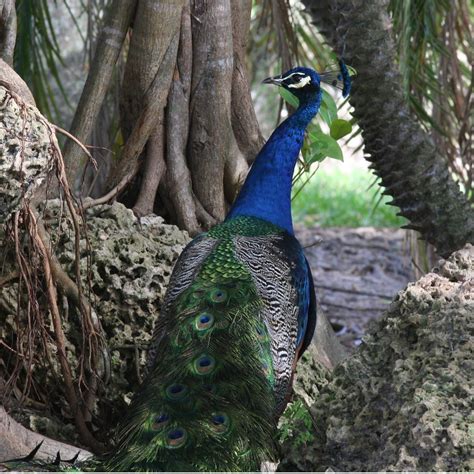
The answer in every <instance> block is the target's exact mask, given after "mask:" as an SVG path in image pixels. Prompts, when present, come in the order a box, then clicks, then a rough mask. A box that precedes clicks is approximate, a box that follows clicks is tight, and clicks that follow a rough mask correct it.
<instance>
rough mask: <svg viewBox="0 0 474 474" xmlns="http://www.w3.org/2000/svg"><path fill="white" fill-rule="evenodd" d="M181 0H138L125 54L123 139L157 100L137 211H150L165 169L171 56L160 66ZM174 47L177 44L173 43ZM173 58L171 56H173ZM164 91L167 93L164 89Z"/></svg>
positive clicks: (174, 38)
mask: <svg viewBox="0 0 474 474" xmlns="http://www.w3.org/2000/svg"><path fill="white" fill-rule="evenodd" d="M183 5H184V0H138V7H137V11H136V15H135V20H134V22H133V35H132V39H131V41H130V49H129V51H128V56H127V65H126V68H125V74H124V79H123V85H122V96H121V102H120V112H121V128H122V133H123V136H124V138H125V140H127V139H128V137H129V135H130V133H131V130H132V128H133V125H134V124H135V122H136V120H137V118H138V117H139V115H140V112H141V110H142V109H143V107H144V106H146V105H147V104H146V103H144V99H145V97H146V99H147V100H150V101H153V102H155V101H157V102H158V103H157V104H156V105H155V106H154V108H155V109H156V111H157V113H156V116H155V117H154V118H153V120H154V122H155V124H156V125H155V130H154V131H153V133H152V135H151V136H150V139H149V141H148V143H147V145H146V149H145V153H144V157H143V158H144V170H143V179H142V180H141V183H140V190H139V195H138V198H137V201H136V202H135V205H134V210H135V212H136V213H137V214H138V215H147V214H150V213H152V212H153V205H154V202H155V196H156V191H157V189H158V185H159V183H160V180H161V178H162V176H163V175H164V171H165V169H166V165H165V158H164V150H165V146H164V137H165V134H164V123H163V122H164V108H165V105H166V101H167V97H168V91H169V88H170V85H171V79H172V76H173V70H174V62H175V61H176V55H175V57H174V58H170V59H171V61H170V64H169V65H168V67H167V68H164V67H160V66H161V65H162V63H163V61H164V58H165V54H166V52H167V51H168V49H169V48H170V46H171V43H172V42H176V43H177V41H178V39H177V32H178V31H179V28H180V23H181V11H182V8H183ZM172 48H173V50H175V51H177V44H176V45H173V46H172ZM173 59H174V60H173ZM155 78H156V81H157V82H158V84H159V86H160V90H158V91H157V94H156V95H155V96H150V95H147V91H148V90H149V88H150V86H151V84H152V82H153V81H154V80H155ZM165 92H166V93H165Z"/></svg>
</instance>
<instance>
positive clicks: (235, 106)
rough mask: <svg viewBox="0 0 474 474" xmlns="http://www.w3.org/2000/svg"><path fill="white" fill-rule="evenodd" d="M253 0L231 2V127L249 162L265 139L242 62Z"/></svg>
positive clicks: (245, 51)
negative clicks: (232, 53) (232, 58)
mask: <svg viewBox="0 0 474 474" xmlns="http://www.w3.org/2000/svg"><path fill="white" fill-rule="evenodd" d="M251 12H252V1H251V0H241V1H239V2H232V23H233V29H232V37H233V46H234V74H233V76H232V129H233V131H234V135H235V139H236V140H237V144H238V146H239V149H240V151H241V152H242V153H243V155H244V156H245V158H246V160H247V162H249V163H252V162H253V160H254V159H255V157H256V156H257V154H258V152H259V151H260V149H261V148H262V146H263V144H264V143H265V140H264V138H263V135H262V133H261V131H260V127H259V125H258V121H257V116H256V115H255V109H254V107H253V102H252V96H251V94H250V83H249V77H248V73H247V67H246V64H245V58H246V53H247V41H248V37H249V31H250V15H251Z"/></svg>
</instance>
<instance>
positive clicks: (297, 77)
mask: <svg viewBox="0 0 474 474" xmlns="http://www.w3.org/2000/svg"><path fill="white" fill-rule="evenodd" d="M301 79H303V78H302V77H301V76H296V77H295V78H294V79H293V82H300V81H301Z"/></svg>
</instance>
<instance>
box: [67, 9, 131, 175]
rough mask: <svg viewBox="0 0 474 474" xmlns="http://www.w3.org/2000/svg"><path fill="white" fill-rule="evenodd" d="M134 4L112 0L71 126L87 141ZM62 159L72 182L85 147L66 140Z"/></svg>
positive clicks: (80, 167) (128, 24)
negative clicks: (82, 147)
mask: <svg viewBox="0 0 474 474" xmlns="http://www.w3.org/2000/svg"><path fill="white" fill-rule="evenodd" d="M135 5H136V0H114V1H113V2H112V4H111V5H110V8H109V11H108V16H107V18H106V20H105V24H104V28H103V29H102V32H101V35H100V37H99V39H98V41H97V49H96V52H95V55H94V59H93V61H92V64H91V68H90V72H89V75H88V76H87V81H86V83H85V85H84V89H83V91H82V94H81V98H80V100H79V105H78V106H77V109H76V113H75V115H74V119H73V122H72V125H71V129H70V131H71V134H72V135H74V136H75V137H77V138H78V139H79V140H80V141H81V142H83V143H87V140H88V138H89V135H90V133H91V131H92V128H93V127H94V126H96V125H97V124H96V121H97V117H98V115H99V112H100V108H101V106H102V104H103V102H104V99H105V95H106V93H107V89H108V86H109V84H110V81H111V78H112V73H113V69H114V66H115V63H116V62H117V59H118V57H119V54H120V51H121V50H122V45H123V42H124V40H125V35H126V33H127V31H128V28H129V26H130V23H131V21H132V18H133V12H134V10H135ZM64 161H65V162H66V168H67V175H68V179H69V182H70V183H71V184H73V183H74V182H75V180H76V178H77V176H78V174H79V173H80V171H81V169H82V167H83V166H84V151H83V150H82V149H81V148H80V147H79V146H78V145H77V144H76V143H75V142H74V141H72V140H68V141H67V142H66V145H65V147H64Z"/></svg>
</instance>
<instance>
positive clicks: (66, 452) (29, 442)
mask: <svg viewBox="0 0 474 474" xmlns="http://www.w3.org/2000/svg"><path fill="white" fill-rule="evenodd" d="M0 438H1V439H2V443H1V446H0V459H1V460H5V459H12V458H18V457H21V456H24V455H25V454H26V453H29V452H31V451H32V450H33V449H34V448H35V447H36V446H37V445H38V444H39V443H42V444H41V448H40V450H39V451H38V458H39V459H44V460H50V459H52V458H53V459H54V457H55V456H56V453H57V452H58V451H59V452H60V453H61V457H62V458H63V459H69V458H72V457H73V456H75V455H76V454H77V452H78V451H79V448H77V447H76V446H71V445H69V444H65V443H61V442H60V441H56V440H54V439H50V438H47V437H45V436H43V435H40V434H39V433H35V432H34V431H30V430H28V429H26V428H25V427H24V426H22V425H20V423H18V422H17V421H15V420H14V419H13V418H12V417H11V416H10V415H9V414H8V413H7V412H6V411H5V409H4V408H3V407H2V406H0ZM90 457H92V453H90V452H88V451H86V450H84V449H81V450H80V454H79V458H78V461H85V460H86V459H89V458H90Z"/></svg>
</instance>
